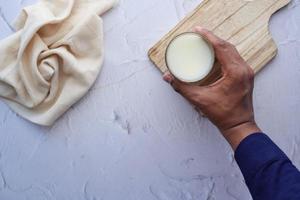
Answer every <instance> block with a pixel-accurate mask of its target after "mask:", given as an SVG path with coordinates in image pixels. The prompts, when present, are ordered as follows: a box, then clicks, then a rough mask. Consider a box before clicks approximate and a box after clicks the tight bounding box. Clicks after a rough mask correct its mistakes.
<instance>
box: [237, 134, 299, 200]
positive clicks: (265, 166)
mask: <svg viewBox="0 0 300 200" xmlns="http://www.w3.org/2000/svg"><path fill="white" fill-rule="evenodd" d="M235 158H236V161H237V163H238V165H239V167H240V169H241V171H242V173H243V175H244V178H245V181H246V184H247V186H248V187H249V190H250V192H251V194H252V197H253V199H254V200H260V199H263V200H266V199H272V200H277V199H278V200H285V199H289V200H290V199H300V173H299V171H298V170H297V169H296V167H295V166H294V165H293V164H292V162H291V161H290V160H289V158H288V157H287V156H286V155H285V154H284V153H283V152H282V151H281V150H280V149H279V147H277V146H276V145H275V144H274V143H273V142H272V141H271V139H270V138H268V136H266V135H265V134H263V133H255V134H251V135H249V136H248V137H246V138H245V139H244V140H243V141H242V142H240V144H239V145H238V147H237V149H236V151H235Z"/></svg>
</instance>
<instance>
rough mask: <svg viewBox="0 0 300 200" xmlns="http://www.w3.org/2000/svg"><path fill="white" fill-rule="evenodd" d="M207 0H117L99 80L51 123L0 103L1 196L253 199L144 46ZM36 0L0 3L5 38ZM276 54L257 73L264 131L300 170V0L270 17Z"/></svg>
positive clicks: (221, 144) (217, 140) (215, 138)
mask: <svg viewBox="0 0 300 200" xmlns="http://www.w3.org/2000/svg"><path fill="white" fill-rule="evenodd" d="M200 1H201V0H164V1H161V0H121V1H120V3H119V5H118V6H117V7H116V8H114V9H113V10H111V11H110V12H109V13H107V14H106V15H105V16H104V23H105V49H106V60H105V64H104V66H103V70H102V73H101V75H100V76H99V79H98V80H97V82H96V84H95V86H94V87H93V88H92V89H91V91H90V92H89V93H88V95H87V96H85V97H84V98H83V99H82V100H81V101H80V102H79V103H77V104H76V105H74V106H73V107H72V109H70V110H69V111H68V112H67V113H66V114H65V115H64V116H63V117H62V118H61V119H60V120H59V121H57V123H56V124H55V125H54V126H53V127H40V126H37V125H34V124H31V123H30V122H28V121H25V120H23V119H22V118H20V117H18V116H17V115H16V114H15V113H13V112H12V111H11V110H10V109H9V108H8V107H7V106H6V105H5V104H4V103H2V102H1V103H0V199H5V200H23V199H24V200H25V199H30V200H40V199H43V200H44V199H49V200H52V199H58V200H69V199H71V200H119V199H120V200H124V199H126V200H127V199H128V200H193V199H197V200H207V199H209V200H213V199H216V200H218V199H222V200H237V199H238V200H248V199H251V197H250V194H249V192H248V189H247V188H246V186H245V184H244V181H243V177H242V175H241V173H240V171H239V169H238V167H237V164H236V163H235V161H234V158H233V152H232V150H231V149H230V147H229V145H228V144H227V143H226V142H225V141H224V139H223V138H222V137H221V136H220V134H219V133H218V130H217V129H216V128H215V127H214V126H213V125H212V124H211V123H210V122H209V121H208V120H207V119H205V118H202V117H201V116H199V115H198V114H197V113H196V111H195V110H194V109H193V108H192V107H191V106H190V105H189V104H188V103H187V102H186V101H185V100H184V99H183V98H182V97H180V96H179V95H178V94H176V93H175V92H174V91H173V90H172V89H171V88H170V86H169V85H168V84H166V83H164V82H163V80H162V78H161V74H160V73H159V72H158V70H157V69H156V68H154V66H153V65H152V64H151V63H150V62H149V60H148V58H147V50H148V48H149V47H151V46H152V45H153V44H154V43H155V42H156V41H157V40H158V39H159V38H160V37H161V36H163V35H164V34H165V33H166V32H167V31H168V30H169V29H170V28H172V27H173V26H174V25H175V24H176V23H177V22H178V21H179V20H180V19H182V18H183V17H184V16H185V14H186V13H187V12H188V11H190V10H192V9H193V8H194V7H195V6H196V5H197V4H198V3H199V2H200ZM34 2H36V1H35V0H9V1H8V0H0V38H1V39H3V38H5V37H6V36H8V35H9V34H11V33H12V30H11V28H10V25H9V24H10V23H11V22H12V21H13V19H14V18H15V17H16V15H17V14H18V13H19V11H20V9H21V8H22V7H23V6H25V5H29V4H31V3H34ZM270 30H271V32H272V35H273V36H274V39H275V41H276V43H277V44H278V48H279V54H278V56H277V57H276V58H275V59H274V60H273V61H272V62H271V63H270V64H269V65H268V66H267V67H266V68H265V69H264V70H263V71H262V72H261V73H259V74H258V75H257V78H256V88H255V92H254V103H255V111H256V118H257V122H258V123H259V125H260V126H261V128H262V129H263V130H264V131H265V132H266V133H267V134H268V135H269V136H270V137H271V138H272V139H273V140H274V141H275V142H276V143H277V144H278V145H279V146H280V147H281V148H282V149H283V150H284V152H286V154H287V155H288V156H289V157H290V158H291V159H292V160H293V161H294V163H295V165H296V166H298V167H300V157H299V154H300V123H299V119H300V90H299V88H300V78H299V77H300V37H299V36H300V1H299V0H293V1H292V2H291V3H290V4H289V5H288V6H287V7H285V8H284V9H282V10H281V11H279V12H278V13H276V14H275V15H274V16H273V17H272V19H271V26H270Z"/></svg>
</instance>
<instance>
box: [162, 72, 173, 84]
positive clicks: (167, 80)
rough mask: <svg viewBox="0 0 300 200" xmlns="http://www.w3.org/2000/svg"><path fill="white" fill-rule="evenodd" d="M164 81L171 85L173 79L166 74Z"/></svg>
mask: <svg viewBox="0 0 300 200" xmlns="http://www.w3.org/2000/svg"><path fill="white" fill-rule="evenodd" d="M163 78H164V80H165V81H166V82H168V83H171V82H172V80H173V77H172V76H171V74H166V75H164V77H163Z"/></svg>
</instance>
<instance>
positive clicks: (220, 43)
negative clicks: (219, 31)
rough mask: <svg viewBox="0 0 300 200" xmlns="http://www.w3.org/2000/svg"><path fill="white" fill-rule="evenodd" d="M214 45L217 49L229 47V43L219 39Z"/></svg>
mask: <svg viewBox="0 0 300 200" xmlns="http://www.w3.org/2000/svg"><path fill="white" fill-rule="evenodd" d="M216 47H217V48H219V49H227V48H228V47H229V43H228V42H226V41H225V40H221V39H220V40H218V41H217V42H216Z"/></svg>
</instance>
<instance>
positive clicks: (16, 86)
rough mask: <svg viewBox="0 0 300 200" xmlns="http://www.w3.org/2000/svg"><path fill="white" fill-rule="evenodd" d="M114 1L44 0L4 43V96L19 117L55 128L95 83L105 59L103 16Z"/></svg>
mask: <svg viewBox="0 0 300 200" xmlns="http://www.w3.org/2000/svg"><path fill="white" fill-rule="evenodd" d="M114 3H115V1H114V0H40V1H39V2H38V3H37V4H35V5H33V6H29V7H26V8H24V9H23V11H22V12H21V14H20V16H19V17H18V18H17V20H16V23H15V29H16V33H14V34H13V35H11V36H10V37H8V38H6V39H4V40H2V41H0V97H2V98H3V99H4V101H5V102H6V103H7V104H8V105H9V106H10V107H11V108H12V109H13V110H14V111H15V112H16V113H18V114H19V115H21V116H22V117H24V118H26V119H28V120H30V121H32V122H34V123H37V124H40V125H46V126H49V125H52V124H53V123H54V122H55V120H56V119H58V118H59V117H60V116H61V115H62V114H63V113H64V112H65V111H66V110H67V109H68V108H70V107H71V106H72V105H73V104H74V103H75V102H77V101H78V100H79V99H80V98H81V97H83V96H84V95H85V94H86V92H87V91H88V90H89V88H90V87H91V86H92V85H93V83H94V82H95V80H96V78H97V75H98V74H99V71H100V68H101V65H102V61H103V28H102V20H101V18H100V17H99V15H101V14H103V13H104V12H106V11H107V10H109V9H110V8H111V7H112V6H113V5H114Z"/></svg>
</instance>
